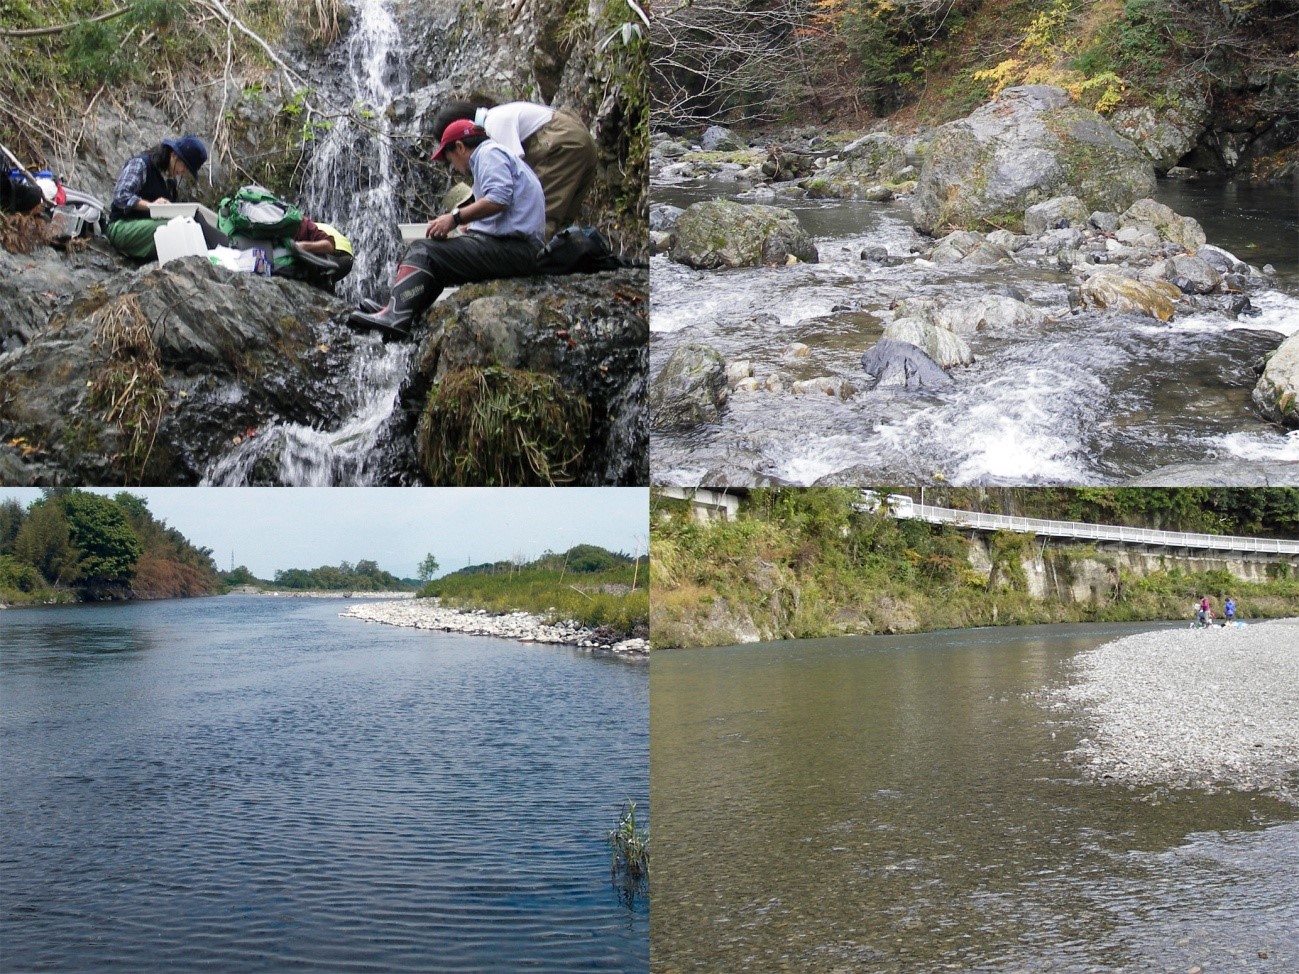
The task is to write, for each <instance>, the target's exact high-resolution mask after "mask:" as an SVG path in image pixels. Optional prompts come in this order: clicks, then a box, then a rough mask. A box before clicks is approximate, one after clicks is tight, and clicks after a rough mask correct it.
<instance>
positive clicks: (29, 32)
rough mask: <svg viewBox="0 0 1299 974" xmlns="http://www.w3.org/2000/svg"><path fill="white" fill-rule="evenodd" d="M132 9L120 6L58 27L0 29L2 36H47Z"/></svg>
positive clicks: (129, 6) (110, 17) (109, 17)
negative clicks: (96, 15)
mask: <svg viewBox="0 0 1299 974" xmlns="http://www.w3.org/2000/svg"><path fill="white" fill-rule="evenodd" d="M130 9H131V5H130V4H127V5H126V6H125V7H118V8H117V9H116V10H110V11H109V12H108V13H106V14H100V15H99V16H98V17H87V18H86V19H85V20H74V21H73V22H72V23H70V24H59V25H58V26H57V27H25V28H22V29H20V30H12V29H8V30H0V37H45V36H46V35H49V34H59V33H62V32H63V31H65V30H71V29H72V28H73V27H80V26H81V25H82V24H101V23H103V22H104V21H105V20H112V19H113V18H114V17H120V16H122V14H124V13H126V12H127V11H128V10H130Z"/></svg>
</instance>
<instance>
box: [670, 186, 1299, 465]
mask: <svg viewBox="0 0 1299 974" xmlns="http://www.w3.org/2000/svg"><path fill="white" fill-rule="evenodd" d="M762 189H763V188H762V187H758V188H753V187H749V186H748V185H747V184H745V183H735V182H729V183H726V182H720V181H694V182H688V183H681V184H677V185H663V186H655V187H654V191H653V196H654V200H655V201H656V202H664V203H672V204H675V205H678V206H688V205H690V204H691V203H694V202H698V201H700V200H704V199H710V198H713V197H718V196H724V197H728V198H732V199H737V200H740V201H742V202H748V203H753V202H769V203H774V205H777V206H783V207H788V208H790V209H792V210H793V211H794V212H795V213H796V214H797V215H798V219H799V221H800V222H801V223H802V225H803V228H804V229H805V230H807V232H808V233H809V234H811V236H812V238H813V240H814V241H815V243H816V246H817V248H818V250H819V252H820V262H819V263H816V264H803V265H799V266H796V267H778V268H769V267H767V268H747V269H739V270H727V271H696V270H691V269H690V268H688V267H685V266H684V265H682V264H676V263H673V262H671V261H669V260H668V259H667V258H666V257H662V256H659V257H655V258H653V260H652V261H651V265H652V269H651V274H652V295H653V298H652V305H653V307H652V311H651V318H650V327H651V343H650V359H651V362H650V368H651V373H652V374H657V373H658V372H659V371H660V370H661V369H662V368H663V365H664V363H665V362H666V361H667V359H668V356H670V355H671V353H672V352H673V351H675V350H676V349H677V348H678V347H680V346H681V345H682V344H684V343H686V342H701V343H704V344H707V345H710V346H712V347H713V348H715V349H717V351H718V352H719V353H720V354H721V355H722V357H723V358H724V359H725V360H726V361H727V362H728V363H730V362H738V361H748V362H751V363H752V365H753V368H754V375H755V377H756V378H757V379H758V380H759V382H765V381H766V380H767V379H769V378H780V379H781V380H782V381H783V382H784V384H785V386H786V387H788V385H789V384H790V383H791V382H792V381H794V380H799V379H812V378H820V377H830V378H833V379H841V380H843V381H845V382H847V383H848V384H849V385H851V386H852V387H853V388H854V389H855V390H857V391H856V392H855V394H854V395H852V396H851V397H850V398H848V399H846V400H839V399H833V398H829V397H826V396H824V395H804V396H796V395H792V394H791V393H788V392H782V393H773V392H766V391H762V392H743V393H736V394H734V395H732V396H731V397H730V400H729V402H728V404H727V406H726V410H725V412H724V414H723V416H722V418H721V420H720V422H717V423H715V424H708V425H703V426H696V427H689V428H684V429H676V430H672V429H664V430H656V431H655V434H654V442H653V456H652V461H651V474H652V477H653V480H654V482H655V483H662V484H670V485H679V486H697V485H700V484H703V485H724V484H732V485H748V486H752V485H763V484H777V485H778V484H795V485H808V484H817V483H820V484H863V483H882V482H902V481H906V482H910V483H916V482H928V481H930V480H931V479H939V480H945V481H946V482H950V483H956V484H999V485H1031V484H1060V483H1066V484H1116V483H1123V482H1125V481H1128V480H1131V479H1133V478H1136V477H1140V476H1145V475H1149V474H1153V473H1155V472H1157V471H1159V470H1160V469H1161V468H1165V467H1176V468H1180V467H1182V466H1183V465H1186V464H1197V465H1202V466H1201V467H1200V468H1199V469H1198V470H1196V471H1192V472H1184V473H1173V474H1170V476H1173V477H1174V481H1171V482H1178V483H1187V482H1189V483H1193V484H1201V483H1205V482H1207V479H1206V478H1208V477H1210V475H1213V476H1215V477H1216V478H1218V479H1223V480H1225V481H1226V482H1244V483H1246V484H1258V483H1263V482H1265V481H1266V482H1271V483H1277V482H1286V483H1291V482H1295V483H1299V434H1296V433H1292V432H1289V431H1287V430H1284V429H1281V428H1279V427H1276V426H1274V425H1273V424H1271V423H1269V422H1267V421H1266V420H1264V419H1263V418H1262V417H1261V416H1260V415H1259V413H1258V411H1257V410H1256V409H1255V408H1254V406H1253V405H1252V403H1251V401H1250V393H1251V392H1252V390H1253V388H1254V385H1255V383H1256V382H1257V379H1258V375H1257V373H1256V371H1255V366H1256V363H1257V362H1258V361H1259V360H1260V358H1261V357H1262V356H1263V355H1264V354H1266V353H1268V352H1271V351H1273V350H1274V349H1275V348H1276V347H1277V346H1278V345H1279V344H1280V343H1281V341H1282V340H1283V339H1284V338H1285V337H1286V336H1288V335H1291V334H1293V333H1295V332H1296V331H1299V182H1296V183H1292V184H1287V185H1279V186H1252V187H1251V186H1248V185H1245V184H1243V183H1236V182H1228V181H1221V180H1218V181H1215V180H1208V179H1205V180H1192V181H1185V182H1178V181H1172V180H1161V181H1160V184H1159V191H1158V194H1157V196H1158V198H1159V199H1160V200H1161V201H1162V202H1165V203H1167V204H1169V205H1170V206H1172V207H1173V208H1174V209H1176V210H1177V211H1178V212H1180V213H1184V214H1186V215H1189V216H1194V217H1196V218H1197V219H1198V220H1200V221H1201V223H1202V224H1203V225H1204V228H1205V232H1206V233H1207V234H1208V237H1209V242H1210V243H1214V244H1217V245H1219V246H1222V247H1225V248H1227V249H1228V250H1231V251H1233V252H1234V253H1236V254H1237V255H1238V256H1240V257H1241V259H1243V260H1246V261H1248V262H1249V263H1251V264H1255V265H1256V266H1259V267H1262V266H1264V265H1266V264H1271V265H1272V266H1273V268H1274V269H1275V272H1276V273H1275V275H1274V276H1272V277H1271V278H1269V283H1268V284H1267V285H1266V286H1263V287H1261V288H1259V289H1258V290H1256V291H1254V292H1253V293H1252V294H1251V295H1250V299H1251V301H1252V302H1253V304H1254V307H1255V308H1256V309H1257V311H1258V314H1257V315H1253V316H1248V315H1242V316H1241V317H1240V318H1238V319H1231V318H1229V317H1227V316H1226V315H1225V314H1223V313H1221V312H1218V311H1195V312H1192V311H1189V310H1186V309H1183V310H1182V312H1180V313H1179V314H1178V315H1177V316H1176V317H1174V319H1173V320H1172V322H1170V323H1167V324H1165V323H1163V322H1159V321H1156V320H1154V319H1152V318H1144V317H1141V316H1137V315H1124V314H1116V313H1110V312H1096V311H1089V312H1086V313H1082V314H1076V315H1074V314H1069V313H1068V289H1069V286H1070V285H1071V284H1073V283H1075V276H1074V275H1073V274H1072V273H1069V274H1064V273H1061V272H1059V271H1058V270H1056V269H1053V268H1052V269H1043V268H1034V267H1029V266H1025V265H1022V264H1016V265H1014V266H1005V265H998V266H994V267H987V266H981V267H975V268H969V267H965V266H964V265H936V266H935V265H930V264H927V263H926V262H919V263H917V262H915V261H914V260H910V259H908V260H906V261H904V262H903V263H902V264H901V265H900V266H896V267H890V266H884V265H881V264H879V263H871V262H864V261H862V260H861V259H860V256H859V255H860V254H861V252H862V250H863V248H864V247H875V248H879V247H883V248H886V249H887V250H888V251H889V253H890V254H892V255H894V256H896V257H902V256H905V255H907V254H908V253H909V252H913V251H923V250H925V249H926V248H927V247H929V246H931V245H932V241H931V240H928V239H927V238H922V237H920V236H919V235H918V234H917V233H916V231H915V230H914V229H912V227H911V210H910V205H909V203H908V201H906V200H897V201H894V202H891V203H867V202H852V201H848V202H845V201H827V200H797V199H794V200H790V199H785V198H780V197H778V198H776V199H774V200H768V199H766V198H764V197H761V196H759V195H757V194H758V193H760V192H761V191H762ZM1006 287H1012V288H1014V289H1015V290H1016V291H1017V292H1018V293H1019V294H1021V295H1023V296H1024V297H1025V298H1026V299H1027V300H1028V301H1029V302H1030V303H1031V304H1033V305H1035V306H1037V307H1038V308H1040V309H1041V310H1043V311H1044V312H1046V313H1047V315H1048V320H1047V322H1046V323H1045V324H1043V325H1042V326H1040V327H1031V328H1024V327H1018V328H1015V327H1002V328H989V329H987V330H983V331H980V332H979V333H978V334H976V335H974V336H972V337H970V339H969V341H970V345H971V347H972V349H973V351H974V354H975V356H976V362H975V363H974V364H973V365H971V366H968V367H965V368H954V369H952V370H950V374H951V376H952V378H953V379H954V380H955V383H956V384H955V386H954V387H953V388H952V389H950V390H947V391H944V392H939V393H933V394H917V393H905V392H897V391H871V390H868V389H867V388H866V383H865V381H864V379H865V376H864V373H863V372H862V368H861V356H862V353H863V352H865V351H866V350H867V349H868V348H870V347H871V346H873V345H874V343H875V342H876V341H877V340H878V339H879V337H880V334H881V331H882V329H883V327H884V325H885V324H886V323H887V322H889V321H891V320H892V316H893V312H892V311H891V310H890V307H891V305H892V304H893V303H895V302H897V301H898V300H900V299H904V298H910V297H916V296H924V297H932V298H939V299H942V300H944V301H954V300H958V299H966V298H975V297H982V296H984V295H988V294H992V293H994V292H996V291H998V290H999V289H1004V288H1006ZM772 316H774V317H775V319H777V320H778V321H777V320H773V318H772ZM795 342H799V343H802V344H804V345H806V346H808V348H809V352H808V354H807V355H806V356H805V357H797V358H796V357H791V356H790V355H789V354H787V353H788V350H789V349H790V348H791V347H792V345H793V343H795ZM1243 462H1260V463H1270V464H1288V466H1287V467H1285V468H1283V469H1284V471H1285V472H1284V473H1283V474H1277V473H1276V472H1275V471H1273V472H1271V473H1268V474H1267V475H1264V474H1261V473H1258V472H1254V471H1252V470H1251V471H1244V472H1242V463H1243Z"/></svg>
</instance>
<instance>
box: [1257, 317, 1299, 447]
mask: <svg viewBox="0 0 1299 974" xmlns="http://www.w3.org/2000/svg"><path fill="white" fill-rule="evenodd" d="M1251 398H1252V399H1253V400H1254V405H1255V406H1257V407H1258V410H1259V412H1261V413H1262V414H1263V415H1264V416H1266V417H1267V418H1268V419H1270V420H1273V421H1274V422H1278V423H1282V424H1284V425H1285V426H1289V427H1291V428H1299V334H1296V335H1291V336H1290V337H1289V338H1287V339H1286V340H1285V341H1284V342H1282V343H1281V346H1280V348H1278V349H1277V350H1276V351H1275V352H1273V353H1272V354H1271V355H1270V356H1269V357H1268V360H1267V364H1266V365H1265V366H1264V367H1263V374H1262V376H1260V377H1259V380H1258V383H1257V384H1256V385H1255V386H1254V392H1253V394H1252V396H1251Z"/></svg>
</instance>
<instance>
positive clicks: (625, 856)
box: [609, 800, 650, 882]
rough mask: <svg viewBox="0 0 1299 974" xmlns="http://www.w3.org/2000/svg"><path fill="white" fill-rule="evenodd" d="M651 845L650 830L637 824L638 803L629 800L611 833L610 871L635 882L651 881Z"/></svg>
mask: <svg viewBox="0 0 1299 974" xmlns="http://www.w3.org/2000/svg"><path fill="white" fill-rule="evenodd" d="M649 844H650V834H649V829H643V828H641V827H640V825H639V824H638V823H637V821H636V803H635V802H634V801H630V800H629V801H627V802H626V804H624V805H623V811H622V816H621V817H620V818H619V820H618V827H617V828H616V829H612V830H611V831H610V832H609V848H610V850H611V852H610V857H609V869H610V871H611V872H612V873H613V874H614V876H618V875H622V876H624V877H625V878H626V879H628V880H631V881H634V882H641V881H644V880H647V879H649Z"/></svg>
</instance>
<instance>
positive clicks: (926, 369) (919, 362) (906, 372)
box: [861, 338, 956, 392]
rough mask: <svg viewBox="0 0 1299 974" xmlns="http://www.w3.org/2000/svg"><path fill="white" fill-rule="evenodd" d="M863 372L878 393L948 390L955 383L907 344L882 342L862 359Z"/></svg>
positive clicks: (889, 341) (881, 340)
mask: <svg viewBox="0 0 1299 974" xmlns="http://www.w3.org/2000/svg"><path fill="white" fill-rule="evenodd" d="M861 366H862V369H863V370H864V371H865V372H866V374H867V375H868V376H870V378H871V379H872V380H873V381H874V386H875V388H877V389H881V388H897V389H905V390H907V391H909V392H920V391H924V390H936V389H949V388H951V387H952V386H953V385H955V384H956V383H954V382H953V381H952V377H951V376H949V375H948V374H947V373H946V372H944V371H943V370H942V368H941V367H940V366H939V365H938V364H937V363H936V362H934V360H933V359H931V358H930V357H929V356H928V355H926V354H925V353H924V351H922V350H921V349H919V348H917V347H916V346H915V345H912V344H910V343H909V342H900V341H896V340H895V339H892V338H881V339H880V340H879V341H878V342H876V343H875V344H874V345H873V346H872V347H871V348H870V349H868V350H867V351H866V353H865V354H864V355H862V357H861Z"/></svg>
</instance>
